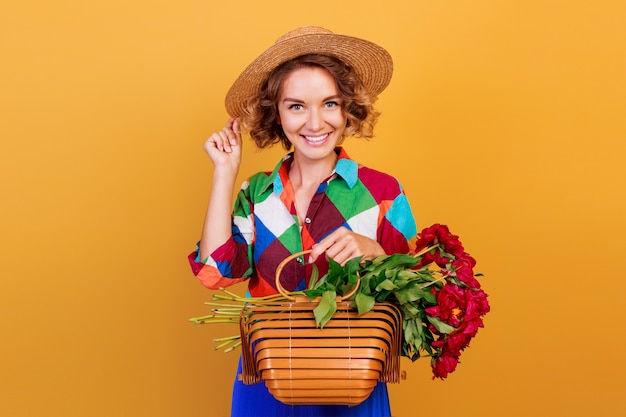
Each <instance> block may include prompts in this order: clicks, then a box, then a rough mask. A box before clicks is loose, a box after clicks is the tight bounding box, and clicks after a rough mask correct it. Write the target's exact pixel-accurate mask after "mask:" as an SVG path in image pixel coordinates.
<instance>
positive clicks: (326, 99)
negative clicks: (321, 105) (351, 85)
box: [283, 94, 341, 104]
mask: <svg viewBox="0 0 626 417" xmlns="http://www.w3.org/2000/svg"><path fill="white" fill-rule="evenodd" d="M337 99H341V96H340V95H339V94H336V95H334V96H330V97H326V98H325V99H323V100H322V101H329V100H337ZM286 101H290V102H293V103H302V104H304V100H300V99H297V98H290V97H285V98H284V99H283V103H284V102H286Z"/></svg>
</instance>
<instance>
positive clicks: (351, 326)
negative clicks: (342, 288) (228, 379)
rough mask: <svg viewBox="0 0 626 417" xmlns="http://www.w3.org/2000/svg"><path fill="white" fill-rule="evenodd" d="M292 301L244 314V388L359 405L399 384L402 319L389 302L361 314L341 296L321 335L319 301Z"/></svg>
mask: <svg viewBox="0 0 626 417" xmlns="http://www.w3.org/2000/svg"><path fill="white" fill-rule="evenodd" d="M303 253H307V252H300V253H297V254H294V255H292V256H290V257H288V258H286V259H285V260H284V261H283V262H282V263H281V265H279V267H278V269H277V271H276V283H277V287H278V289H279V291H280V292H281V293H282V294H283V295H284V296H285V297H286V298H287V299H288V300H290V301H288V302H277V303H263V304H262V305H259V304H254V305H252V304H251V305H247V306H245V307H244V309H243V310H242V313H241V318H240V326H241V340H242V345H241V346H242V375H241V376H240V378H241V379H242V380H243V382H244V383H245V384H256V383H259V382H261V381H265V385H266V386H267V388H268V390H269V392H270V393H271V394H272V395H273V396H274V397H275V398H276V399H277V400H279V401H281V402H283V403H285V404H294V405H295V404H344V405H357V404H360V403H361V402H363V401H364V400H365V399H367V397H368V396H369V395H370V394H371V392H372V391H373V389H374V387H375V386H376V384H377V382H378V381H384V382H398V381H399V376H400V348H401V340H402V339H401V338H402V315H401V313H400V310H399V309H398V308H397V307H396V306H395V305H393V304H390V303H375V304H374V308H373V309H372V310H371V311H370V312H368V313H365V314H362V315H360V316H359V315H358V314H357V310H356V306H355V304H354V303H353V302H351V301H346V299H348V298H349V297H351V296H352V295H353V294H354V292H355V291H356V288H355V289H354V291H353V292H352V293H351V294H348V295H346V296H345V297H343V298H340V297H338V298H337V312H336V313H335V314H334V315H333V317H332V318H331V320H330V321H329V322H328V323H327V324H326V325H325V326H324V328H323V329H321V328H319V327H317V325H316V322H315V316H314V315H313V309H314V308H315V307H316V306H317V304H318V303H317V302H316V301H313V302H311V301H309V299H308V298H306V297H293V296H290V295H289V294H288V293H287V292H286V291H285V290H284V289H283V288H282V286H281V285H280V280H279V278H280V272H281V270H282V267H283V266H284V265H285V264H286V263H287V262H288V261H290V260H291V259H293V258H295V257H296V256H299V255H302V254H303Z"/></svg>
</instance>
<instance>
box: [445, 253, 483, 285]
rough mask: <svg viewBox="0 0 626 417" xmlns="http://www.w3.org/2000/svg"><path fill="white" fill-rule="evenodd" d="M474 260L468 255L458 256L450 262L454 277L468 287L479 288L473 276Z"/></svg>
mask: <svg viewBox="0 0 626 417" xmlns="http://www.w3.org/2000/svg"><path fill="white" fill-rule="evenodd" d="M474 265H476V261H475V260H474V258H472V257H471V256H469V255H466V256H463V257H461V258H458V259H456V260H454V261H453V262H452V267H453V268H454V272H455V273H456V277H457V278H458V279H459V280H460V281H461V282H463V283H464V284H465V285H467V286H468V287H470V288H480V283H479V282H478V280H477V279H476V278H474V270H473V269H472V268H473V267H474Z"/></svg>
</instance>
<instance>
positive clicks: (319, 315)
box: [313, 290, 337, 328]
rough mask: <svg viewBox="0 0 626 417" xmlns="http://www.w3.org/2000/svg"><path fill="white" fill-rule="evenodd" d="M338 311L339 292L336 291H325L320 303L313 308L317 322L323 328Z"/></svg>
mask: <svg viewBox="0 0 626 417" xmlns="http://www.w3.org/2000/svg"><path fill="white" fill-rule="evenodd" d="M335 311H337V293H336V292H335V291H331V290H329V291H324V294H322V299H321V300H320V302H319V304H318V305H317V306H316V307H315V308H314V309H313V315H314V316H315V322H316V323H317V325H318V326H319V327H321V328H323V327H324V326H325V325H326V323H328V321H329V320H330V319H331V318H332V316H333V314H335Z"/></svg>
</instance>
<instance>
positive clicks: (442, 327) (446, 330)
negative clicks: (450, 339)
mask: <svg viewBox="0 0 626 417" xmlns="http://www.w3.org/2000/svg"><path fill="white" fill-rule="evenodd" d="M426 319H427V320H428V321H429V322H430V323H431V324H432V325H433V326H435V328H436V329H437V330H438V331H439V333H443V334H450V333H452V332H453V331H455V330H456V329H455V328H454V327H452V326H450V325H449V324H446V323H444V322H443V321H441V320H439V319H438V318H437V317H431V316H426Z"/></svg>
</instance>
